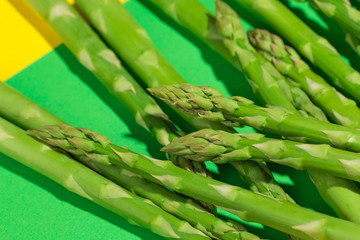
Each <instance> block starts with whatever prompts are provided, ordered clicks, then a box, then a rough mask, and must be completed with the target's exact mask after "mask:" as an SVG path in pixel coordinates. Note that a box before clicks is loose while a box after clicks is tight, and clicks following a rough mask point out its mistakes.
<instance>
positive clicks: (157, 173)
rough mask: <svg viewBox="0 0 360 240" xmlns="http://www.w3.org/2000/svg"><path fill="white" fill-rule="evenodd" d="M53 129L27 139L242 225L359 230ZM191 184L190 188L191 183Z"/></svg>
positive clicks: (312, 234) (316, 232)
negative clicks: (208, 206)
mask: <svg viewBox="0 0 360 240" xmlns="http://www.w3.org/2000/svg"><path fill="white" fill-rule="evenodd" d="M58 129H59V128H58V127H57V126H53V127H51V126H50V127H48V128H42V129H38V130H32V131H31V132H30V134H31V135H32V136H33V137H35V138H37V139H39V140H41V141H44V142H46V143H47V144H50V145H51V146H55V147H57V148H61V149H62V150H63V151H66V152H68V153H69V154H73V155H76V156H77V157H79V158H84V159H86V158H92V159H97V160H99V161H105V162H107V163H112V164H115V165H118V166H120V167H123V168H125V169H129V170H130V169H131V170H132V171H134V172H136V173H138V174H140V175H141V176H143V177H144V178H146V179H149V180H151V181H154V182H156V183H159V184H163V185H164V186H167V187H169V188H171V189H173V190H174V191H177V192H179V193H183V194H186V195H188V196H192V197H195V198H198V199H201V200H203V201H208V202H210V203H213V204H216V205H218V206H221V207H222V208H225V209H228V210H230V211H232V212H234V213H236V214H237V215H239V216H241V217H242V218H243V219H244V220H247V221H256V222H259V223H262V224H264V225H267V226H270V227H273V228H275V229H278V230H281V231H284V232H286V233H289V234H292V235H294V236H297V237H300V238H302V239H304V240H306V239H313V240H315V239H321V238H322V239H329V240H332V239H333V240H335V239H336V240H338V239H356V238H357V237H358V236H359V234H360V226H359V225H357V224H354V223H351V222H347V221H345V220H341V219H337V218H334V217H330V216H327V215H324V214H320V213H317V212H313V211H311V210H308V209H305V208H302V207H300V206H297V205H295V204H292V203H289V202H288V201H285V200H279V199H278V200H274V199H271V198H268V197H264V196H261V195H259V194H254V193H252V192H250V191H248V190H244V189H242V188H240V187H236V186H232V185H228V184H225V183H223V182H219V181H216V180H213V179H209V178H205V177H202V176H199V175H196V174H193V173H190V172H188V171H185V170H183V169H181V168H178V167H176V166H175V165H173V164H172V163H171V162H170V161H162V160H156V159H151V158H148V157H146V156H143V155H139V154H136V153H134V152H132V151H131V150H129V149H127V148H123V147H120V146H115V145H113V144H112V143H111V141H110V140H109V139H107V138H106V137H104V136H101V135H98V134H96V133H94V132H92V131H91V130H88V129H83V128H79V129H76V128H70V127H69V129H67V131H61V132H60V131H58ZM194 183H196V184H194Z"/></svg>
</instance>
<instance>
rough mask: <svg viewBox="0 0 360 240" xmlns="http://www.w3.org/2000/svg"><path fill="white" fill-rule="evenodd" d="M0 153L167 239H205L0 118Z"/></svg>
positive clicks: (176, 219)
mask: <svg viewBox="0 0 360 240" xmlns="http://www.w3.org/2000/svg"><path fill="white" fill-rule="evenodd" d="M0 133H1V134H0V152H1V153H4V154H6V155H8V156H9V157H12V158H13V159H15V160H16V161H18V162H20V163H22V164H24V165H26V166H28V167H30V168H32V169H34V170H35V171H37V172H39V173H41V174H43V175H45V176H47V177H48V178H50V179H52V180H54V181H55V182H57V183H59V184H60V185H62V186H64V187H65V188H66V189H68V190H69V191H72V192H74V193H76V194H78V195H80V196H83V197H85V198H87V199H89V200H91V201H93V202H95V203H97V204H99V205H101V206H103V207H105V208H107V209H109V210H110V211H113V212H115V213H116V214H118V215H120V216H122V217H124V218H126V219H127V220H128V221H130V222H133V223H136V224H138V225H140V226H142V227H144V228H147V229H149V230H151V231H153V232H155V233H157V234H159V235H161V236H163V237H165V238H168V239H178V238H184V239H189V240H190V239H199V240H200V239H201V240H202V239H204V240H205V239H209V238H208V237H206V236H205V235H204V234H203V233H202V232H200V231H199V230H197V229H194V228H192V227H191V226H190V225H189V224H188V223H187V222H185V221H181V220H179V219H178V218H176V217H174V216H172V215H171V214H169V213H167V212H165V211H163V210H162V209H161V208H159V207H157V206H156V205H155V204H154V203H152V202H151V201H149V200H147V199H144V198H140V197H138V196H137V195H135V194H133V193H131V192H129V191H127V190H125V189H123V188H121V187H120V186H118V185H116V184H114V183H113V182H111V181H110V180H108V179H106V178H104V177H102V176H101V175H99V174H97V173H95V172H93V171H92V170H90V169H89V168H87V167H85V166H84V165H82V164H80V163H78V162H76V161H74V160H72V159H70V158H68V157H67V156H65V155H62V154H60V153H57V152H55V151H53V150H51V149H49V148H48V147H47V146H46V145H44V144H41V143H39V142H37V141H36V140H34V139H33V138H31V137H29V136H27V135H26V132H25V131H23V130H21V129H19V128H17V127H16V126H14V125H12V124H11V123H9V122H7V121H6V120H4V119H2V118H0Z"/></svg>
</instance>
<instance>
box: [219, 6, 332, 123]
mask: <svg viewBox="0 0 360 240" xmlns="http://www.w3.org/2000/svg"><path fill="white" fill-rule="evenodd" d="M215 29H216V31H217V32H218V34H219V37H220V38H222V41H223V42H224V45H225V47H226V48H227V49H228V50H229V52H230V53H231V56H232V57H233V62H234V63H235V65H236V66H238V67H239V68H240V69H241V70H242V71H244V72H245V73H246V74H247V76H248V81H249V82H250V85H252V87H253V89H254V91H255V92H256V93H257V94H258V95H259V96H260V97H261V98H262V99H263V100H264V101H265V103H267V104H269V105H273V106H278V107H283V108H285V109H287V110H289V111H291V112H294V113H296V110H295V108H297V109H298V110H300V111H299V112H300V113H303V112H305V114H306V115H310V116H313V117H315V118H320V119H322V120H325V121H326V117H325V115H324V114H323V113H322V111H321V110H320V109H319V108H318V107H316V106H315V105H314V104H313V103H312V102H311V100H310V99H309V98H308V97H307V96H306V94H305V93H304V92H303V91H302V90H301V89H300V88H298V87H296V86H294V85H293V84H292V83H291V82H289V81H288V80H287V79H285V77H284V76H283V75H281V74H280V73H279V72H278V71H277V69H276V68H274V66H273V65H272V64H270V63H269V62H268V61H267V60H266V59H264V58H263V57H262V56H261V55H260V54H258V53H257V52H256V50H255V49H254V48H253V47H252V46H251V44H250V43H249V40H248V38H247V36H246V32H245V29H244V28H243V27H242V25H241V20H240V18H239V17H238V15H237V14H236V13H235V11H234V10H232V9H231V8H230V7H229V6H228V5H227V4H225V3H224V2H222V1H216V17H215ZM294 107H295V108H294Z"/></svg>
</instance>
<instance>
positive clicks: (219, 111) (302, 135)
mask: <svg viewBox="0 0 360 240" xmlns="http://www.w3.org/2000/svg"><path fill="white" fill-rule="evenodd" d="M149 90H150V92H151V93H152V94H153V95H154V96H156V97H158V98H160V99H161V100H163V101H165V102H167V103H168V104H171V105H173V106H174V107H177V108H178V109H180V110H181V111H183V112H185V113H187V114H189V115H196V116H200V117H203V118H205V119H208V120H211V121H217V122H224V121H227V122H231V123H233V124H234V125H235V124H238V125H239V126H240V125H241V124H244V125H249V126H252V127H254V128H256V129H259V130H264V131H267V132H271V133H275V134H279V135H282V136H286V137H290V138H297V139H300V140H302V141H309V142H313V143H325V144H330V145H333V146H335V147H337V148H341V149H347V150H350V151H354V152H359V151H360V130H357V129H351V128H348V127H344V126H340V125H337V124H332V123H327V122H323V121H319V120H316V119H311V118H305V117H301V116H298V115H294V114H292V113H289V112H288V111H286V110H284V109H280V108H264V107H259V106H256V105H254V103H253V102H252V101H251V100H248V99H246V98H243V97H231V98H225V97H224V96H223V95H222V94H221V93H220V92H219V91H218V90H216V89H214V88H211V87H208V86H200V87H197V86H195V85H191V84H178V85H164V86H159V87H156V88H151V89H149Z"/></svg>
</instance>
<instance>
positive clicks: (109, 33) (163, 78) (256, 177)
mask: <svg viewBox="0 0 360 240" xmlns="http://www.w3.org/2000/svg"><path fill="white" fill-rule="evenodd" d="M76 3H77V4H78V6H79V8H80V9H81V10H82V11H83V12H84V14H85V15H86V16H87V17H88V18H89V19H90V21H91V22H92V24H93V25H94V26H95V27H96V28H97V29H98V31H99V32H100V33H101V34H102V36H103V37H104V38H105V39H106V40H107V41H108V42H109V44H110V45H111V46H112V47H113V48H114V49H115V51H116V52H117V53H118V54H119V55H120V56H121V58H123V59H124V60H125V61H126V62H127V63H128V64H129V66H130V67H131V68H132V69H133V70H134V71H135V72H136V73H137V74H138V75H139V76H140V77H141V78H142V80H143V81H145V83H146V84H147V85H148V86H157V85H159V84H171V83H179V82H180V83H183V82H185V80H184V79H183V78H181V77H180V75H178V74H177V73H176V71H175V70H174V69H173V68H172V66H171V65H170V64H169V63H168V62H167V61H166V59H165V58H164V57H163V56H162V55H161V53H159V51H158V50H157V48H156V47H155V46H154V44H153V43H152V41H151V40H150V38H149V37H148V36H147V33H146V31H145V29H143V28H142V27H141V26H139V25H138V24H137V22H136V21H135V20H134V19H133V18H132V17H131V15H130V14H129V13H128V12H127V10H126V9H125V7H123V6H122V5H121V4H120V3H118V2H117V1H116V0H108V1H106V2H102V1H97V0H91V2H89V1H81V0H78V1H76ZM187 120H188V121H189V123H190V124H192V125H193V126H194V127H196V128H208V127H211V128H215V129H218V128H219V126H215V125H209V124H202V125H201V126H199V125H197V124H196V121H197V120H196V121H194V120H191V119H190V118H187ZM207 122H208V123H211V122H210V121H207ZM226 130H227V131H234V130H233V129H231V128H227V129H226ZM233 165H234V166H235V167H236V168H237V169H238V170H239V173H240V175H241V177H242V178H243V179H244V180H245V181H246V182H247V183H248V184H249V185H250V188H251V189H252V190H253V191H255V192H259V193H261V194H265V195H268V196H270V197H277V198H285V199H289V200H290V201H293V200H292V199H291V198H290V197H289V196H288V195H287V194H286V193H285V192H284V191H283V190H282V189H281V187H280V186H279V185H278V184H277V183H276V182H275V180H274V178H273V176H272V174H271V172H270V170H268V169H267V167H266V166H265V165H264V166H259V164H258V163H253V162H250V161H249V162H241V163H240V162H234V163H233ZM239 165H240V166H239ZM262 165H263V164H262ZM241 169H242V170H241ZM243 169H251V171H243Z"/></svg>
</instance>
